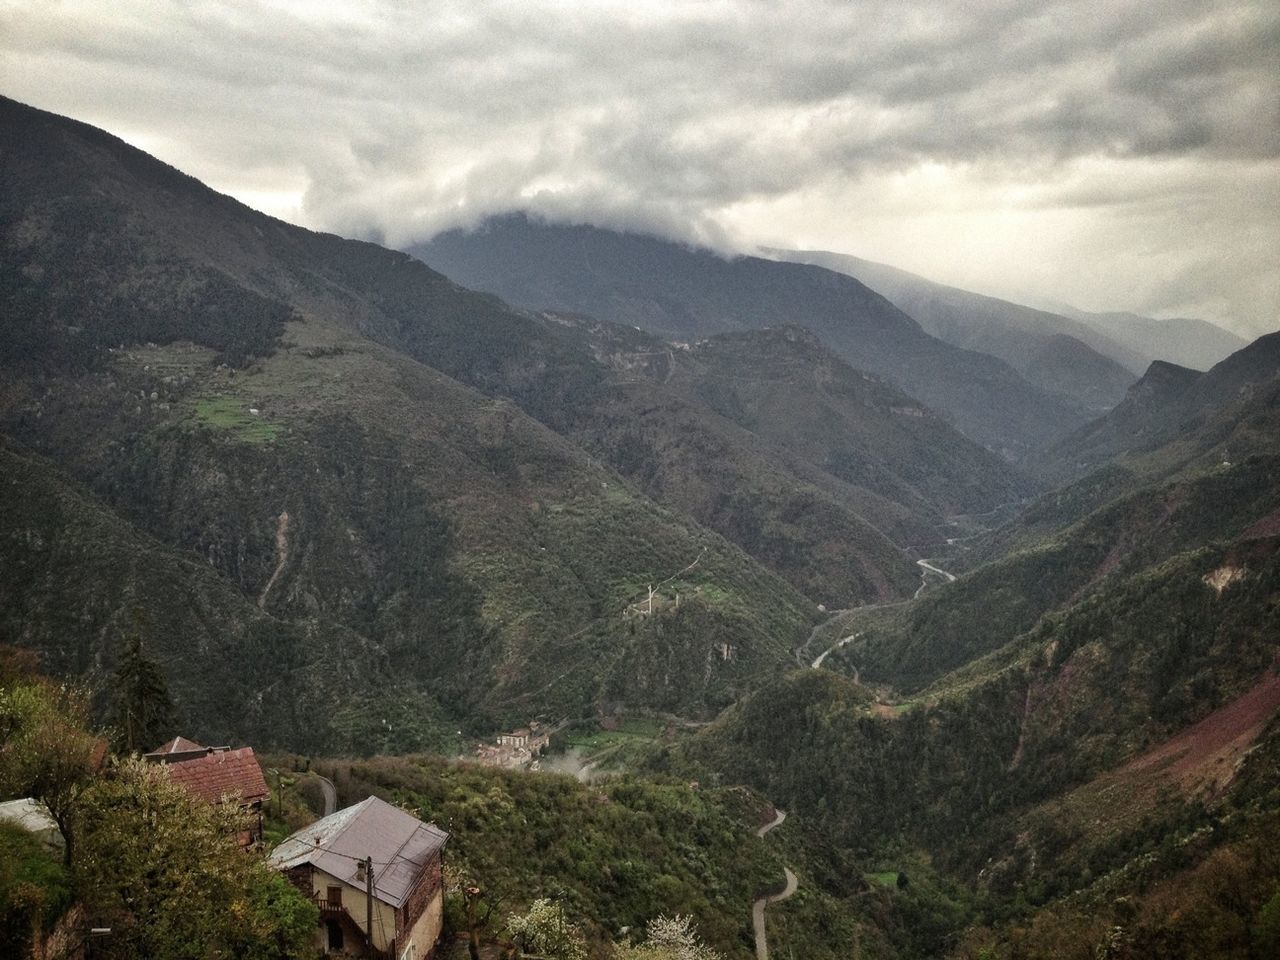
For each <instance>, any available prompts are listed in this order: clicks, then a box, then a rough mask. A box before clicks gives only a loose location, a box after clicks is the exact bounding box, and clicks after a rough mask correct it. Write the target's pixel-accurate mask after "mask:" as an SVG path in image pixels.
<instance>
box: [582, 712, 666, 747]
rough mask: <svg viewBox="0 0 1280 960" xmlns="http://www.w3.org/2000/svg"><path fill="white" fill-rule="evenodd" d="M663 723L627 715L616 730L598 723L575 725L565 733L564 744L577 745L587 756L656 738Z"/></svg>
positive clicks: (660, 731)
mask: <svg viewBox="0 0 1280 960" xmlns="http://www.w3.org/2000/svg"><path fill="white" fill-rule="evenodd" d="M663 727H664V724H663V723H662V721H660V720H652V719H649V718H646V717H629V718H627V719H625V720H621V721H619V723H618V729H617V730H605V729H603V728H602V727H601V726H599V724H591V725H590V726H582V727H576V728H574V729H572V730H569V731H567V732H566V734H565V745H566V746H570V747H577V748H578V749H579V750H581V751H583V752H584V753H585V754H587V755H588V756H590V755H592V754H596V753H600V752H601V751H604V750H610V749H612V748H614V747H620V746H622V745H623V744H627V743H633V742H635V741H638V740H656V739H657V738H658V737H659V736H660V735H661V733H662V730H663Z"/></svg>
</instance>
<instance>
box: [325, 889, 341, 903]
mask: <svg viewBox="0 0 1280 960" xmlns="http://www.w3.org/2000/svg"><path fill="white" fill-rule="evenodd" d="M325 900H327V901H328V903H329V906H331V907H340V906H342V888H341V887H330V888H329V889H328V892H327V894H326V895H325Z"/></svg>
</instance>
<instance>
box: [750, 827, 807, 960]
mask: <svg viewBox="0 0 1280 960" xmlns="http://www.w3.org/2000/svg"><path fill="white" fill-rule="evenodd" d="M785 819H787V811H785V810H778V811H777V812H776V813H775V814H774V817H773V819H772V820H771V821H769V822H768V823H766V824H765V825H764V826H763V827H761V828H760V829H759V830H757V831H756V836H757V837H763V836H764V835H765V834H766V833H768V832H769V831H770V830H772V829H773V828H774V827H776V826H778V824H780V823H782V821H783V820H785ZM782 873H783V875H784V876H785V877H786V880H787V883H786V886H784V887H783V888H782V891H781V892H780V893H771V894H769V895H768V896H765V897H761V898H760V899H759V900H757V901H756V902H755V903H753V904H752V905H751V926H752V927H753V928H754V929H755V932H756V960H769V942H768V940H767V939H765V932H764V908H765V907H767V906H768V905H769V904H771V903H781V902H782V901H783V900H786V899H787V898H788V897H790V896H791V895H792V894H794V893H795V892H796V888H797V887H798V886H800V882H799V881H798V880H797V879H796V875H795V874H794V873H792V872H791V868H790V867H783V868H782Z"/></svg>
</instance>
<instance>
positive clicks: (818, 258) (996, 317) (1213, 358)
mask: <svg viewBox="0 0 1280 960" xmlns="http://www.w3.org/2000/svg"><path fill="white" fill-rule="evenodd" d="M766 252H767V253H768V255H769V256H772V257H776V258H778V259H781V260H787V261H790V262H793V263H812V264H817V265H818V266H822V267H827V268H829V269H831V270H837V271H839V272H841V273H845V274H847V275H849V276H851V277H856V278H857V279H859V280H861V281H862V282H863V283H865V284H866V285H867V286H869V287H871V288H872V289H873V290H875V291H877V292H879V293H882V294H884V296H886V297H888V298H889V299H890V300H892V301H893V302H894V303H895V304H896V305H898V306H899V307H901V308H902V309H903V310H904V311H906V312H907V313H908V314H910V315H911V316H912V317H914V318H915V319H916V320H918V321H919V322H920V323H921V325H922V326H924V328H925V329H926V330H928V331H929V332H930V333H932V334H934V336H937V337H941V338H942V339H943V340H946V341H947V342H949V343H954V344H956V345H957V346H962V347H967V348H970V349H974V350H982V351H984V352H987V353H991V354H993V355H994V356H998V357H1000V358H1001V359H1004V360H1006V361H1008V362H1009V363H1010V364H1011V365H1013V367H1014V368H1015V369H1017V370H1018V371H1019V372H1021V373H1022V374H1023V375H1024V376H1026V377H1028V379H1030V380H1032V382H1034V383H1037V384H1041V385H1044V386H1046V387H1047V388H1048V389H1058V390H1060V391H1063V392H1066V393H1068V394H1069V395H1071V396H1075V397H1077V399H1080V400H1082V401H1083V402H1085V403H1089V404H1090V405H1091V406H1094V407H1098V406H1111V405H1113V404H1115V403H1117V402H1119V400H1120V399H1121V398H1122V397H1123V395H1124V389H1125V387H1127V386H1128V385H1129V383H1132V382H1133V377H1135V376H1138V375H1141V374H1142V373H1143V372H1144V371H1145V370H1146V369H1147V367H1148V366H1150V365H1151V363H1153V362H1154V361H1156V360H1163V361H1166V362H1170V363H1177V364H1179V365H1181V366H1188V367H1192V368H1194V369H1196V370H1207V369H1209V367H1211V366H1213V365H1214V364H1215V363H1217V362H1218V361H1220V360H1222V359H1224V358H1225V357H1227V356H1228V355H1229V354H1231V353H1234V352H1235V351H1236V350H1239V349H1240V348H1241V347H1243V346H1245V344H1246V343H1247V342H1248V341H1247V340H1245V339H1243V338H1242V337H1239V336H1237V335H1236V334H1234V333H1231V332H1230V331H1227V330H1224V329H1222V328H1221V327H1218V326H1216V325H1214V324H1212V323H1209V322H1207V321H1204V320H1188V319H1180V320H1155V319H1152V318H1150V317H1140V316H1138V315H1137V314H1133V313H1122V312H1115V313H1088V312H1086V311H1083V310H1077V309H1075V308H1074V307H1069V306H1065V305H1055V306H1054V307H1052V308H1048V309H1041V308H1039V307H1033V306H1028V305H1024V304H1020V303H1013V302H1011V301H1008V300H1002V299H1000V298H998V297H991V296H987V295H985V294H979V293H973V292H971V291H969V290H962V289H960V288H959V287H952V286H948V285H946V284H942V283H937V282H935V281H933V280H928V279H926V278H925V277H922V276H919V275H918V274H914V273H910V272H908V271H906V270H902V269H900V268H898V267H893V266H889V265H888V264H884V263H876V262H875V261H872V260H863V259H861V258H860V257H854V256H849V255H848V254H842V253H831V252H828V251H825V250H780V249H769V250H768V251H766ZM1054 337H1069V338H1071V339H1072V340H1075V341H1077V342H1078V344H1084V345H1085V346H1087V347H1088V348H1089V349H1090V350H1091V351H1092V352H1093V353H1095V354H1098V355H1101V358H1107V359H1110V360H1112V361H1114V364H1119V365H1120V366H1121V367H1123V368H1125V369H1126V370H1128V372H1129V373H1130V374H1132V376H1129V377H1127V378H1126V377H1125V376H1124V375H1123V374H1122V373H1120V372H1119V371H1118V370H1116V369H1115V366H1114V364H1112V365H1108V364H1105V363H1103V362H1101V360H1100V358H1099V357H1098V356H1089V355H1088V354H1087V353H1086V352H1083V351H1080V349H1079V346H1077V347H1076V348H1075V353H1076V356H1074V357H1055V353H1054V352H1053V351H1052V350H1051V349H1050V347H1049V341H1050V340H1051V339H1052V338H1054ZM1064 346H1065V344H1064V343H1063V342H1062V341H1058V347H1059V348H1062V347H1064ZM1055 359H1058V360H1059V363H1058V364H1057V365H1056V366H1055V365H1054V363H1053V361H1054V360H1055ZM1037 367H1039V369H1037ZM1046 377H1047V379H1046Z"/></svg>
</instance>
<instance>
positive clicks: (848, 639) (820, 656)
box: [811, 633, 862, 670]
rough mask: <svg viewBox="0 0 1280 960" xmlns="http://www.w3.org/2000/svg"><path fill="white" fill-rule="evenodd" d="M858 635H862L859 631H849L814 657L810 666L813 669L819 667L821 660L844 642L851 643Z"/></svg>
mask: <svg viewBox="0 0 1280 960" xmlns="http://www.w3.org/2000/svg"><path fill="white" fill-rule="evenodd" d="M860 636H862V634H861V633H851V634H849V636H847V637H844V638H842V639H840V640H837V641H836V642H835V643H833V644H832V645H831V646H829V647H828V648H827V649H826V650H823V651H822V652H821V653H820V654H818V655H817V657H815V658H814V661H813V663H812V664H811V666H812V667H813V669H815V670H817V669H818V668H819V667H821V666H822V661H823V660H825V659H827V657H829V656H831V654H833V653H835V652H836V651H837V650H839V649H840V648H841V647H843V646H844V645H845V644H847V643H853V641H855V640H857V639H858V638H859V637H860Z"/></svg>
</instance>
